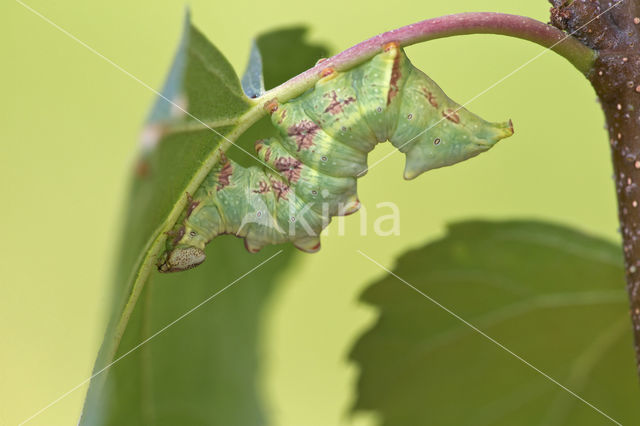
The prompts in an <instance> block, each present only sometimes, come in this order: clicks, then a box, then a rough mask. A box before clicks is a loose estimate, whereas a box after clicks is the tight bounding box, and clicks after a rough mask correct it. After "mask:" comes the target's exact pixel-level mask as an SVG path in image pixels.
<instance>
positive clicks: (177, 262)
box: [158, 244, 207, 272]
mask: <svg viewBox="0 0 640 426" xmlns="http://www.w3.org/2000/svg"><path fill="white" fill-rule="evenodd" d="M206 257H207V256H206V255H205V254H204V251H203V250H201V249H199V248H198V247H194V246H188V245H184V244H178V245H177V246H176V247H175V248H174V249H173V250H171V251H170V252H169V253H167V254H166V257H165V259H164V261H163V262H162V263H161V264H160V266H159V268H158V269H159V270H160V272H179V271H185V270H187V269H191V268H195V267H196V266H198V265H200V264H201V263H202V262H204V260H205V258H206Z"/></svg>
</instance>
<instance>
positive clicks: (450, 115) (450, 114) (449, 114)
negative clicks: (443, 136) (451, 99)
mask: <svg viewBox="0 0 640 426" xmlns="http://www.w3.org/2000/svg"><path fill="white" fill-rule="evenodd" d="M442 115H444V117H445V118H446V119H447V120H449V121H453V122H454V123H456V124H458V123H460V116H459V115H458V113H457V112H456V111H455V110H453V109H451V108H447V109H445V110H444V111H442Z"/></svg>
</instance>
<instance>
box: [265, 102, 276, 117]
mask: <svg viewBox="0 0 640 426" xmlns="http://www.w3.org/2000/svg"><path fill="white" fill-rule="evenodd" d="M264 109H266V110H267V111H268V112H269V114H273V113H274V112H276V111H277V110H278V100H277V99H271V100H270V101H268V102H267V103H265V104H264Z"/></svg>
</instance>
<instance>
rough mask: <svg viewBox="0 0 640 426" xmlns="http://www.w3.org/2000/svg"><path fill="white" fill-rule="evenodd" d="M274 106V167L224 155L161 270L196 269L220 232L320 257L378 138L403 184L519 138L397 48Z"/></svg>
mask: <svg viewBox="0 0 640 426" xmlns="http://www.w3.org/2000/svg"><path fill="white" fill-rule="evenodd" d="M269 108H270V112H271V120H272V122H273V125H274V126H275V127H276V128H277V129H278V131H279V136H278V137H273V138H270V139H267V140H259V141H256V145H255V149H256V152H257V155H258V157H259V158H260V159H261V160H262V161H263V162H264V163H265V164H267V165H268V166H269V167H268V168H267V167H261V168H260V167H248V168H245V167H242V166H240V165H238V164H237V163H235V162H233V161H231V160H229V159H227V158H226V157H225V156H224V155H222V156H221V158H222V159H221V161H220V162H219V163H218V164H217V165H216V166H215V167H214V168H213V169H212V170H211V172H210V173H209V175H208V176H207V177H206V178H205V180H204V181H203V182H202V184H201V186H200V188H198V190H197V191H196V192H195V194H193V197H191V198H190V202H189V205H188V207H187V209H186V210H185V212H183V215H182V217H181V220H179V221H178V224H177V225H176V227H175V228H174V229H173V230H172V231H171V232H170V238H168V239H167V250H166V252H165V253H164V255H163V256H162V257H161V258H160V260H159V263H158V265H159V270H160V271H162V272H173V271H182V270H185V269H190V268H193V267H195V266H197V265H199V264H200V263H202V262H203V261H204V259H205V254H204V247H205V245H206V244H207V243H208V242H209V241H211V240H212V239H213V238H215V237H216V236H218V235H221V234H233V235H236V236H238V237H243V238H244V239H245V246H246V248H247V250H249V251H250V252H256V251H258V250H260V248H262V247H263V246H265V245H267V244H280V243H284V242H292V243H293V244H294V245H295V246H296V247H297V248H299V249H301V250H303V251H306V252H315V251H317V250H318V249H319V248H320V238H319V234H320V232H321V231H322V229H324V228H325V227H326V226H327V225H328V223H329V221H330V220H331V217H332V216H337V215H347V214H350V213H354V212H355V211H357V210H358V209H359V207H360V202H359V201H358V196H357V193H356V179H357V178H358V177H360V176H362V175H363V174H364V173H366V171H367V155H368V153H369V151H371V150H372V149H373V148H374V146H375V145H376V144H377V143H378V142H384V141H387V140H388V141H390V142H391V143H392V144H393V145H394V146H395V147H397V148H398V149H399V150H400V151H401V152H403V153H405V154H406V166H405V170H404V178H405V179H413V178H415V177H416V176H418V175H419V174H421V173H423V172H425V171H427V170H431V169H435V168H438V167H443V166H448V165H451V164H454V163H458V162H460V161H463V160H466V159H468V158H471V157H474V156H476V155H478V154H479V153H481V152H484V151H486V150H488V149H489V148H491V147H492V146H493V145H494V144H495V143H496V142H497V141H498V140H500V139H502V138H505V137H508V136H511V135H512V134H513V127H512V125H511V121H509V122H506V123H489V122H486V121H485V120H483V119H482V118H480V117H478V116H476V115H474V114H472V113H471V112H469V111H467V110H466V109H464V108H462V107H461V106H460V105H458V104H456V103H455V102H453V101H452V100H451V99H449V98H448V97H447V96H446V95H445V94H444V92H443V91H442V90H441V89H440V88H439V87H438V86H437V85H436V84H435V83H434V82H433V81H432V80H431V79H430V78H429V77H427V76H426V75H425V74H424V73H423V72H422V71H420V70H418V69H417V68H415V67H414V66H413V65H412V64H411V62H410V61H409V59H408V58H407V56H406V55H405V53H404V51H403V50H402V49H401V48H400V47H399V46H398V45H397V44H396V43H389V44H387V45H385V46H384V48H383V49H382V52H381V53H379V54H378V55H376V56H375V57H373V58H372V59H370V60H369V61H367V62H365V63H363V64H361V65H359V66H357V67H355V68H353V69H351V70H348V71H346V72H337V71H335V70H333V69H332V68H327V69H325V70H324V71H323V72H322V77H321V78H320V80H319V81H318V82H317V83H316V85H315V87H314V88H312V89H310V90H309V91H307V92H306V93H304V94H302V95H301V96H299V97H298V98H295V99H292V100H291V101H289V102H286V103H284V104H281V105H278V104H277V103H276V102H274V103H272V104H270V105H269Z"/></svg>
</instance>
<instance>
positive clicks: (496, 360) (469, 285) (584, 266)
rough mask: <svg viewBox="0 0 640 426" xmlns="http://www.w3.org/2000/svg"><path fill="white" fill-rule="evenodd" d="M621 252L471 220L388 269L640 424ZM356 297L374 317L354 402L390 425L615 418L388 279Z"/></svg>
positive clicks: (569, 235) (531, 227)
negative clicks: (371, 308)
mask: <svg viewBox="0 0 640 426" xmlns="http://www.w3.org/2000/svg"><path fill="white" fill-rule="evenodd" d="M620 251H621V250H620V247H619V246H618V245H615V244H611V243H608V242H606V241H602V240H599V239H596V238H592V237H588V236H585V235H583V234H580V233H578V232H576V231H572V230H570V229H567V228H563V227H560V226H554V225H549V224H544V223H537V222H501V223H491V222H465V223H459V224H455V225H453V226H451V228H450V229H449V232H448V235H446V237H444V238H443V239H441V240H439V241H435V242H433V243H430V244H428V245H426V246H424V247H422V248H420V249H417V250H413V251H410V252H408V253H406V254H404V255H403V256H401V257H400V258H399V259H398V263H397V265H396V267H395V268H394V269H393V272H394V274H396V275H397V276H398V277H399V278H401V279H402V280H405V281H406V282H407V283H409V284H410V285H412V286H414V287H415V288H416V289H418V290H420V291H422V292H423V293H424V294H425V295H426V296H428V297H431V298H433V299H434V300H435V301H437V302H438V303H440V304H442V305H443V306H444V307H446V308H448V309H450V310H451V311H452V312H454V313H455V314H456V315H459V316H460V317H461V318H463V319H465V320H466V321H468V322H469V323H471V324H473V325H474V326H476V327H478V328H479V329H480V330H482V331H483V332H485V333H486V334H487V335H489V336H491V337H492V338H494V339H496V340H497V341H498V342H500V343H501V344H503V345H504V346H506V347H507V348H508V349H509V350H511V351H513V352H514V353H515V354H517V355H519V356H521V357H522V358H524V359H525V360H526V361H528V362H530V363H531V364H532V365H533V366H535V367H536V368H538V369H540V370H541V371H543V372H544V373H546V374H548V375H549V376H551V377H553V378H554V379H556V380H557V381H558V382H559V383H561V384H563V385H564V386H566V387H567V388H568V389H571V390H572V391H574V392H575V393H577V394H578V395H580V396H582V397H583V398H584V399H585V400H587V401H589V402H590V403H591V404H593V405H594V406H595V407H597V408H598V409H600V410H602V411H603V412H604V413H606V414H607V415H609V416H611V417H612V418H614V419H615V420H617V421H618V422H621V423H622V424H640V410H638V408H637V407H638V405H637V401H638V399H639V398H640V390H639V389H638V385H637V381H636V380H637V379H636V377H635V374H634V373H635V368H634V359H633V349H632V336H631V330H630V321H629V318H628V316H629V313H628V304H627V301H626V295H625V284H624V283H625V281H624V271H623V265H622V256H621V253H620ZM365 254H366V253H365ZM362 300H363V301H364V302H366V303H367V304H370V305H373V306H375V307H376V309H377V310H378V311H379V318H378V320H377V322H376V323H375V325H374V326H373V327H372V328H371V329H370V330H369V331H367V332H366V333H365V334H364V335H363V336H362V337H361V338H360V339H359V340H358V342H357V344H356V345H355V347H354V349H353V350H352V353H351V358H352V359H353V360H354V361H355V362H356V363H357V364H358V366H359V367H360V371H361V372H360V378H359V381H358V386H357V390H358V395H357V401H356V403H355V407H354V410H356V411H358V410H363V411H374V412H375V413H377V414H378V415H379V416H380V417H381V418H382V420H383V421H382V424H384V425H393V426H402V425H416V424H433V425H465V426H480V425H483V426H484V425H523V426H527V425H599V424H602V425H605V424H612V422H611V421H610V420H608V419H607V418H606V417H604V416H603V415H602V414H600V413H598V412H597V411H596V410H594V409H593V408H591V407H589V406H588V405H586V404H585V403H584V402H582V401H580V400H579V399H577V398H576V397H574V396H572V395H571V394H569V393H568V392H566V391H565V390H563V389H562V388H560V387H559V386H558V385H556V384H554V383H552V382H551V381H550V380H548V379H546V378H545V377H543V376H542V375H541V374H540V373H538V372H536V371H535V370H533V369H532V368H531V367H529V366H527V365H525V364H524V363H523V362H522V361H520V360H518V359H517V358H516V357H515V356H513V355H511V354H509V353H508V352H507V351H505V350H503V349H501V348H500V347H499V346H497V345H496V344H495V343H493V342H491V341H489V340H488V339H487V338H485V337H483V336H482V335H481V334H479V333H478V332H476V331H474V330H473V329H472V328H470V327H469V326H467V325H465V324H464V323H463V322H462V321H460V320H459V319H456V318H455V317H454V316H453V315H451V314H450V313H447V312H445V310H444V309H442V308H440V307H438V306H437V305H436V304H435V303H433V302H431V301H430V300H429V299H428V298H427V297H425V296H423V295H421V294H420V293H418V292H417V291H416V290H414V289H412V288H411V287H410V286H408V285H407V284H405V283H404V282H403V281H401V280H400V279H398V278H396V277H394V276H392V275H390V274H387V273H385V274H384V277H383V278H382V279H381V280H380V281H378V282H376V283H374V284H373V285H371V286H370V287H368V288H367V289H366V291H365V292H364V293H363V295H362Z"/></svg>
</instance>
